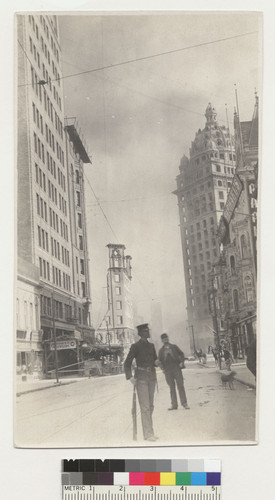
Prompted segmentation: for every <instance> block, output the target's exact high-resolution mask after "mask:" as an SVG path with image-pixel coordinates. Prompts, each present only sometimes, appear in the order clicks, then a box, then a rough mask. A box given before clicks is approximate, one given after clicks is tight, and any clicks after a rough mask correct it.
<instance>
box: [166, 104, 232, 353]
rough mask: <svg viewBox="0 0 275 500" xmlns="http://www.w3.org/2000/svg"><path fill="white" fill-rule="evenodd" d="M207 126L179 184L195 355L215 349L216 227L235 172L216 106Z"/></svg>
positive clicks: (209, 108) (226, 131) (207, 113)
mask: <svg viewBox="0 0 275 500" xmlns="http://www.w3.org/2000/svg"><path fill="white" fill-rule="evenodd" d="M205 118H206V123H205V127H204V129H203V130H201V129H199V130H198V132H197V133H196V136H195V139H194V141H193V142H192V144H191V148H190V159H188V158H187V157H186V156H183V158H182V159H181V162H180V165H179V170H180V173H179V175H178V176H177V178H176V181H177V189H176V191H174V194H176V196H177V198H178V207H179V216H180V231H181V241H182V253H183V262H184V274H185V286H186V298H187V313H188V325H189V335H190V348H191V350H198V349H202V350H203V351H207V348H208V346H209V345H213V343H214V333H213V321H212V316H211V315H210V312H209V301H208V288H209V285H210V282H209V280H210V273H211V268H212V264H213V262H214V261H216V260H217V257H218V252H219V242H218V239H217V227H218V223H219V219H220V217H221V215H222V213H223V209H224V207H225V203H226V199H227V195H228V192H229V190H230V187H231V184H232V179H233V177H234V173H235V168H236V157H235V147H234V138H233V136H231V134H230V131H229V129H228V128H227V127H225V126H224V125H221V126H220V125H219V123H218V121H217V113H216V111H215V108H214V107H213V106H212V104H211V103H209V104H208V106H207V108H206V111H205Z"/></svg>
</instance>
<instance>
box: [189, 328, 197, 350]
mask: <svg viewBox="0 0 275 500" xmlns="http://www.w3.org/2000/svg"><path fill="white" fill-rule="evenodd" d="M188 328H190V329H191V332H192V340H193V350H194V352H195V351H196V344H195V333H194V326H193V325H188Z"/></svg>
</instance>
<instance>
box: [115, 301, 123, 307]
mask: <svg viewBox="0 0 275 500" xmlns="http://www.w3.org/2000/svg"><path fill="white" fill-rule="evenodd" d="M116 308H117V309H122V302H121V300H117V301H116Z"/></svg>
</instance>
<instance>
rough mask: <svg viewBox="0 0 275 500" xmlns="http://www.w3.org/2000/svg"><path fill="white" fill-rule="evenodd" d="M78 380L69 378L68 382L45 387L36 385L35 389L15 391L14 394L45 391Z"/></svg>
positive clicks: (20, 394)
mask: <svg viewBox="0 0 275 500" xmlns="http://www.w3.org/2000/svg"><path fill="white" fill-rule="evenodd" d="M76 382H78V381H77V380H71V381H70V382H59V384H55V385H46V386H45V387H37V388H35V389H27V390H26V391H21V392H17V393H16V396H22V394H30V393H31V392H38V391H45V390H46V389H52V388H54V387H60V386H61V385H62V386H63V385H70V384H75V383H76Z"/></svg>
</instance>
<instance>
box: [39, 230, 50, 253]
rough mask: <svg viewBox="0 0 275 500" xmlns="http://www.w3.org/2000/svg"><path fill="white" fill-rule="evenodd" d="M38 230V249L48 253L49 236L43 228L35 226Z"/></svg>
mask: <svg viewBox="0 0 275 500" xmlns="http://www.w3.org/2000/svg"><path fill="white" fill-rule="evenodd" d="M37 230H38V245H39V246H40V248H43V250H46V252H48V251H49V235H48V233H47V231H45V230H44V229H43V228H41V227H40V226H37Z"/></svg>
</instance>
